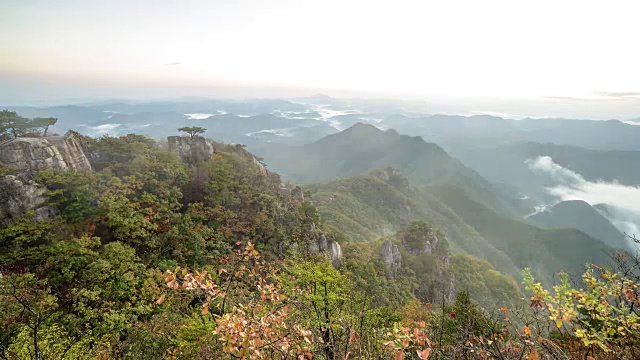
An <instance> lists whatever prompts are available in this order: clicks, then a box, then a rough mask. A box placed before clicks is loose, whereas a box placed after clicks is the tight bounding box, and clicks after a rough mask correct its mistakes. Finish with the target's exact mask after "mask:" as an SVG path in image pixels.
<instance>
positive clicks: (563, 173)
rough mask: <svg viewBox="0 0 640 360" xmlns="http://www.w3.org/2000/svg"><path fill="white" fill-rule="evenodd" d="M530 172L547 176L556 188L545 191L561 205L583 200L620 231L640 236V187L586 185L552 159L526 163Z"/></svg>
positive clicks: (611, 184)
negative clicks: (570, 201)
mask: <svg viewBox="0 0 640 360" xmlns="http://www.w3.org/2000/svg"><path fill="white" fill-rule="evenodd" d="M526 163H527V165H528V166H529V169H531V170H532V171H533V172H535V173H537V174H541V175H544V176H546V177H547V178H548V179H549V180H551V182H552V183H553V184H554V185H552V186H548V187H547V188H546V190H547V192H548V193H549V194H550V195H552V196H553V197H555V198H556V199H557V200H558V201H567V200H583V201H585V202H587V203H589V204H590V205H592V206H594V205H604V207H603V206H600V207H597V208H596V209H597V210H598V211H599V212H600V213H601V214H602V215H603V216H605V217H606V218H608V219H609V221H611V223H612V224H613V225H614V226H616V227H617V228H618V229H619V230H620V231H622V232H626V233H627V234H630V235H633V234H635V235H638V236H640V232H639V229H640V187H636V186H627V185H623V184H620V183H618V182H616V181H612V182H606V181H597V182H592V181H587V180H586V179H585V178H584V177H583V176H582V175H580V174H578V173H576V172H575V171H572V170H570V169H567V168H565V167H563V166H561V165H558V164H556V163H555V162H554V161H553V159H552V158H551V157H549V156H540V157H537V158H535V159H529V160H527V161H526Z"/></svg>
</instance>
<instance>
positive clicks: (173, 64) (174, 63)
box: [165, 61, 180, 66]
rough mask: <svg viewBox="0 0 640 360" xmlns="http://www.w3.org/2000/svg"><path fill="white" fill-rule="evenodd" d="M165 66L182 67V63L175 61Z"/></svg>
mask: <svg viewBox="0 0 640 360" xmlns="http://www.w3.org/2000/svg"><path fill="white" fill-rule="evenodd" d="M165 65H166V66H176V65H180V63H179V62H177V61H174V62H170V63H166V64H165Z"/></svg>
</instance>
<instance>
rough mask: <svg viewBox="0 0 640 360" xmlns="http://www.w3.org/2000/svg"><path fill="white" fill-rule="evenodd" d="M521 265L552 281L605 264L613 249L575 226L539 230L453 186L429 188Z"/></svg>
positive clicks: (497, 247)
mask: <svg viewBox="0 0 640 360" xmlns="http://www.w3.org/2000/svg"><path fill="white" fill-rule="evenodd" d="M427 191H428V192H429V193H430V194H432V195H433V196H434V197H435V198H437V199H439V200H440V201H441V202H443V203H444V204H446V205H447V206H448V207H449V208H450V209H452V210H453V211H454V212H455V213H456V214H458V215H459V216H460V217H461V218H462V219H463V220H464V221H465V222H466V223H467V224H469V225H470V226H471V227H473V229H475V230H476V231H477V232H478V233H479V234H480V235H481V236H482V237H483V238H485V239H488V241H489V242H490V243H491V244H492V245H493V246H495V247H496V249H498V250H501V251H503V252H504V253H506V254H507V255H508V256H509V258H510V259H511V260H512V261H513V262H514V263H515V265H516V266H518V267H519V268H525V267H529V268H531V269H532V271H534V273H537V274H539V275H538V276H541V279H543V280H545V281H547V282H549V283H551V282H552V281H553V277H554V274H556V273H557V272H559V271H562V270H565V271H567V272H568V273H569V274H579V273H581V272H582V270H583V268H584V265H585V263H594V264H605V263H607V261H608V254H610V253H611V252H612V251H613V248H611V247H609V246H607V245H606V244H604V243H603V242H601V241H599V240H596V239H594V238H591V237H589V236H588V235H586V234H585V233H583V232H581V231H578V230H575V229H552V230H547V229H540V228H537V227H534V226H531V225H528V224H525V223H523V222H521V221H517V220H512V219H508V218H505V217H503V216H501V215H500V214H498V213H496V212H494V211H492V210H491V209H488V208H487V207H486V206H484V205H482V204H480V203H477V202H475V201H473V200H472V199H470V198H469V197H468V196H466V194H465V193H464V192H463V191H460V189H457V188H455V187H453V186H449V185H442V186H433V187H430V188H429V189H427Z"/></svg>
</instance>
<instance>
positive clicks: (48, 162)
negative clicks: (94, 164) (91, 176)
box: [0, 131, 91, 172]
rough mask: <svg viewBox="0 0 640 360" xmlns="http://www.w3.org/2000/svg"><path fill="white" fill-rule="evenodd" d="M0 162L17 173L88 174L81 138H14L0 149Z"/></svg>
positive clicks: (72, 135)
mask: <svg viewBox="0 0 640 360" xmlns="http://www.w3.org/2000/svg"><path fill="white" fill-rule="evenodd" d="M0 162H1V163H3V164H4V165H6V166H10V167H13V168H15V169H17V170H19V171H24V172H35V171H39V170H91V163H90V162H89V158H88V157H87V153H86V150H85V147H84V143H83V141H82V138H81V136H80V135H79V134H78V133H76V132H73V131H69V132H68V133H66V134H65V135H64V136H49V137H25V138H21V137H19V138H16V139H12V140H10V141H7V142H5V143H3V144H1V145H0Z"/></svg>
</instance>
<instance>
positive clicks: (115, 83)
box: [0, 0, 640, 105]
mask: <svg viewBox="0 0 640 360" xmlns="http://www.w3.org/2000/svg"><path fill="white" fill-rule="evenodd" d="M638 13H640V2H638V1H616V0H610V1H591V0H581V1H573V0H563V1H557V0H553V1H549V0H534V1H527V0H506V1H501V0H483V1H477V0H447V1H428V0H416V1H410V0H394V1H377V0H290V1H287V0H126V1H125V0H110V1H104V0H100V1H93V0H1V1H0V44H2V46H3V54H2V56H0V82H1V83H0V99H4V100H6V101H19V100H25V101H26V100H29V99H36V98H39V97H40V98H43V97H54V96H59V97H82V96H88V95H91V96H112V97H117V96H118V95H122V97H125V96H131V95H144V94H149V95H153V96H157V95H162V94H167V95H169V94H171V95H184V96H192V95H210V94H230V95H232V96H242V95H249V96H253V95H254V94H269V93H272V94H275V95H280V94H286V95H288V94H294V93H302V92H307V93H309V94H310V93H314V92H327V93H329V94H334V93H335V94H372V95H376V96H392V97H407V98H421V97H428V96H445V97H447V96H448V97H451V96H453V97H465V96H467V97H469V96H473V97H500V98H514V99H524V98H533V97H538V98H539V97H548V98H572V99H573V98H580V99H595V100H602V98H605V100H606V99H609V100H612V99H613V100H616V99H617V100H619V99H632V101H634V102H635V101H636V100H638V99H640V71H638V64H640V47H638V46H636V44H637V42H638V38H637V34H638V31H637V14H638ZM636 105H637V104H636Z"/></svg>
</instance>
